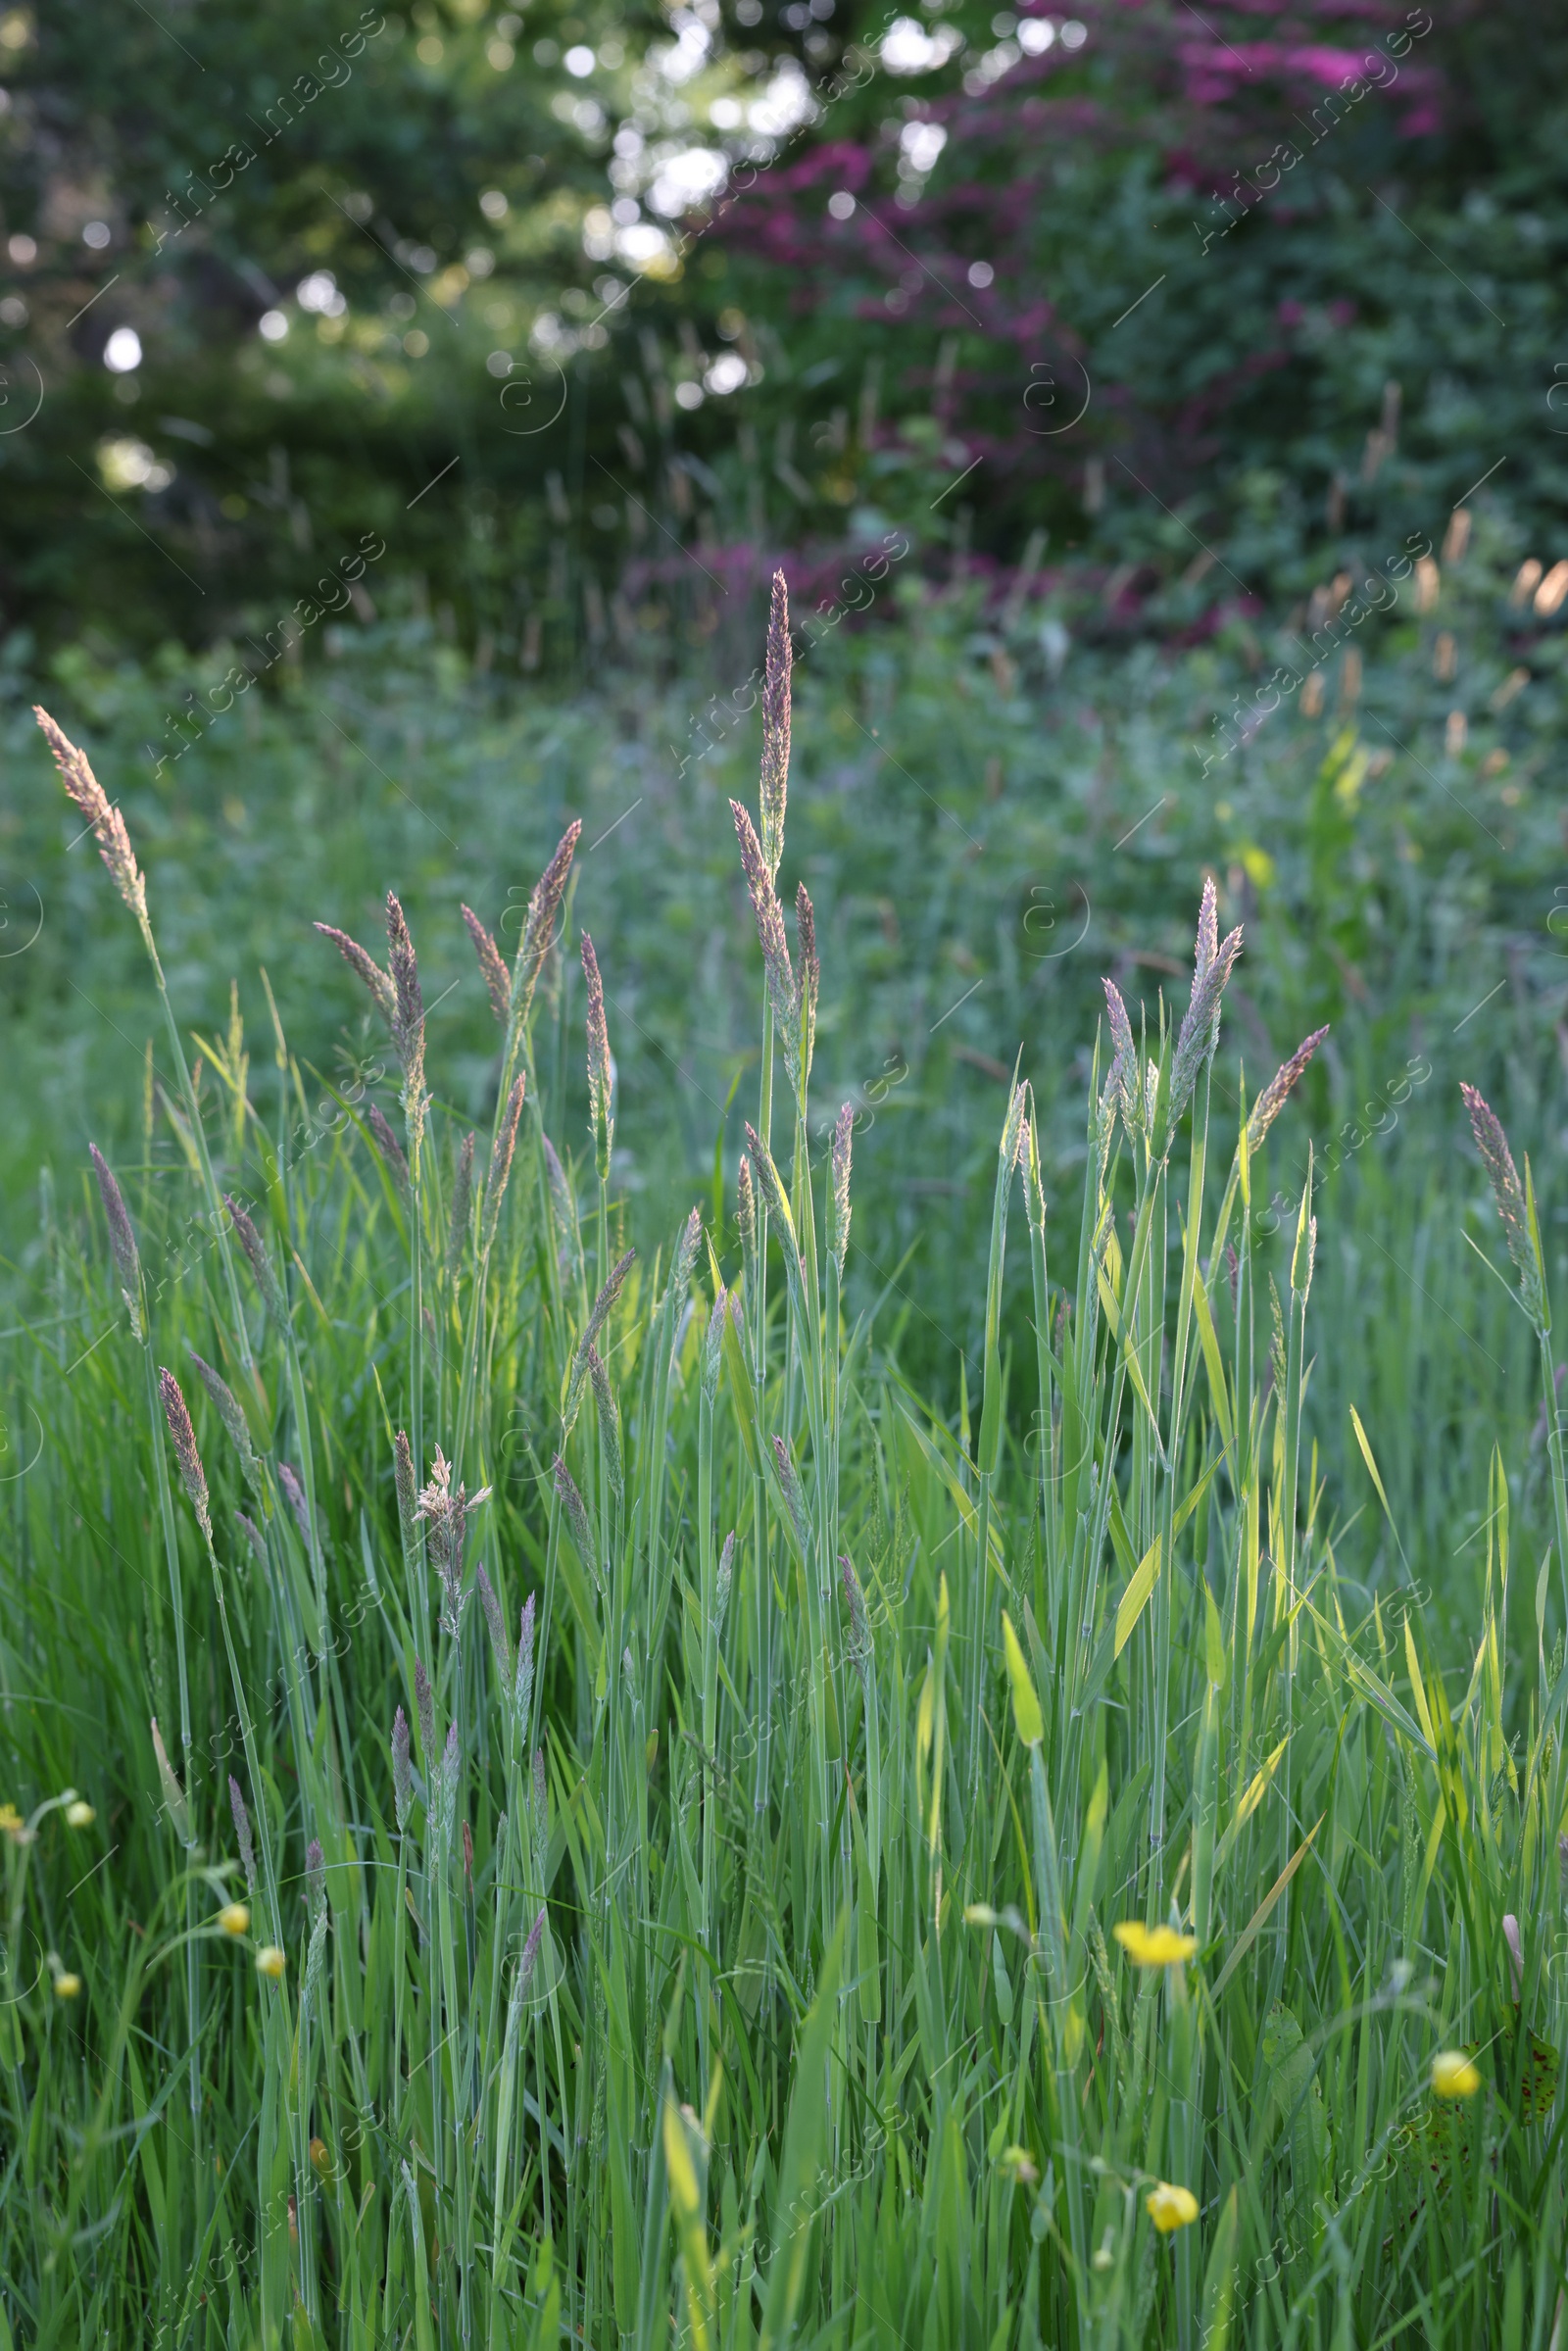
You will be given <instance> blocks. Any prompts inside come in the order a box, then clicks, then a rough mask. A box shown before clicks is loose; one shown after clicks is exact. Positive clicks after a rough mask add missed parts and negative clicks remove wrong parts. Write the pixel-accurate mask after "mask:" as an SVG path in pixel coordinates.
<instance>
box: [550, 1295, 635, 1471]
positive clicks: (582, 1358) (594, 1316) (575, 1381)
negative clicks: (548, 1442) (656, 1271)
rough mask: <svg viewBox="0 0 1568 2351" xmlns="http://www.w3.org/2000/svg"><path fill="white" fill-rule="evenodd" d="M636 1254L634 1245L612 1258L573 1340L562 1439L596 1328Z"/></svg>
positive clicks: (571, 1420)
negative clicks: (590, 1308) (576, 1340)
mask: <svg viewBox="0 0 1568 2351" xmlns="http://www.w3.org/2000/svg"><path fill="white" fill-rule="evenodd" d="M636 1254H637V1251H636V1250H635V1249H628V1250H627V1251H626V1253H625V1255H624V1256H623V1257H619V1258H617V1259H616V1261H615V1263H614V1264H613V1266H612V1267H611V1269H610V1272H609V1275H608V1276H607V1278H606V1281H605V1285H604V1288H603V1289H602V1290H601V1291H600V1293H599V1296H598V1297H597V1298H595V1299H594V1302H593V1310H592V1312H591V1313H590V1314H589V1317H588V1320H587V1321H586V1322H585V1323H584V1325H583V1332H582V1337H581V1338H580V1339H579V1340H578V1342H577V1346H576V1349H575V1352H574V1353H573V1355H572V1358H571V1370H570V1372H569V1373H568V1375H567V1379H566V1396H565V1401H564V1403H563V1405H562V1408H561V1419H562V1439H563V1443H564V1441H565V1439H566V1438H567V1437H569V1436H570V1435H571V1432H572V1428H573V1426H574V1425H575V1422H576V1418H577V1414H578V1411H579V1410H580V1409H581V1405H582V1391H583V1382H584V1381H585V1380H586V1379H587V1377H588V1357H589V1355H590V1354H591V1353H592V1352H593V1349H594V1347H595V1345H596V1343H597V1341H598V1338H599V1334H600V1332H601V1331H602V1330H603V1329H604V1327H605V1324H606V1323H607V1322H608V1321H609V1319H610V1315H611V1310H612V1308H613V1305H614V1303H615V1300H616V1298H619V1296H620V1293H621V1289H622V1287H623V1285H624V1283H625V1280H626V1276H627V1275H628V1274H629V1273H630V1271H631V1268H632V1260H633V1259H634V1257H635V1256H636Z"/></svg>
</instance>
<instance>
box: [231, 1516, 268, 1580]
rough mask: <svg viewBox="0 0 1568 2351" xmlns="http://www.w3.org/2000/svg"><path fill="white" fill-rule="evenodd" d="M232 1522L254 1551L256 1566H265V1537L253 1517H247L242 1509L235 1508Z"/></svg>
mask: <svg viewBox="0 0 1568 2351" xmlns="http://www.w3.org/2000/svg"><path fill="white" fill-rule="evenodd" d="M234 1524H235V1525H236V1526H237V1527H238V1529H239V1531H240V1533H241V1534H242V1535H243V1536H244V1538H245V1540H246V1542H247V1543H249V1544H250V1546H251V1549H252V1551H253V1552H254V1553H255V1556H256V1564H257V1566H258V1567H265V1566H266V1565H267V1538H266V1536H265V1535H264V1534H263V1533H262V1530H261V1528H260V1527H259V1526H258V1525H257V1524H256V1521H255V1519H253V1518H247V1517H246V1515H245V1513H244V1511H243V1510H236V1511H235V1513H234Z"/></svg>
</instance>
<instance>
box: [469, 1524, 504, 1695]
mask: <svg viewBox="0 0 1568 2351" xmlns="http://www.w3.org/2000/svg"><path fill="white" fill-rule="evenodd" d="M473 1580H474V1583H475V1584H476V1585H477V1586H478V1589H479V1605H480V1607H481V1608H482V1609H483V1611H484V1621H485V1627H486V1630H487V1631H488V1633H489V1635H490V1646H491V1648H492V1649H493V1650H494V1652H495V1660H496V1684H497V1687H498V1688H499V1690H501V1692H502V1697H503V1703H505V1702H506V1701H507V1700H509V1699H510V1698H511V1695H512V1649H511V1644H510V1643H509V1641H508V1640H507V1620H506V1618H505V1617H504V1616H503V1614H502V1612H501V1602H500V1600H499V1598H498V1597H497V1595H496V1588H495V1586H494V1585H493V1584H492V1583H491V1581H490V1578H489V1577H488V1575H487V1574H486V1573H485V1565H484V1561H483V1560H482V1559H481V1560H480V1561H479V1563H478V1565H477V1566H476V1567H475V1568H474V1571H473Z"/></svg>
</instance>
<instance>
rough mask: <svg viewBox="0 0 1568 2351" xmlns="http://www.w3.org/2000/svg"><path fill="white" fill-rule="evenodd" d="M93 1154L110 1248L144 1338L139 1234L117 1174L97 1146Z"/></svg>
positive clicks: (133, 1321)
mask: <svg viewBox="0 0 1568 2351" xmlns="http://www.w3.org/2000/svg"><path fill="white" fill-rule="evenodd" d="M87 1149H88V1151H89V1152H90V1153H91V1155H92V1166H93V1173H94V1175H95V1176H96V1177H97V1178H98V1191H99V1196H100V1198H101V1199H102V1200H103V1203H104V1221H105V1223H106V1224H107V1225H108V1227H109V1247H110V1249H111V1250H112V1251H113V1253H114V1259H115V1270H116V1271H117V1272H118V1274H119V1275H120V1286H121V1291H122V1294H123V1298H124V1300H125V1303H126V1305H127V1306H128V1307H129V1308H130V1319H131V1325H132V1329H133V1331H134V1334H135V1336H136V1337H137V1338H138V1339H139V1338H140V1337H141V1258H140V1256H139V1255H138V1253H137V1249H136V1235H135V1232H134V1230H133V1229H132V1226H131V1221H130V1217H129V1214H128V1212H127V1210H126V1207H125V1201H124V1196H123V1193H122V1192H121V1189H120V1186H119V1185H118V1184H117V1183H116V1181H115V1177H114V1171H113V1170H112V1168H111V1167H110V1165H109V1162H108V1160H107V1159H106V1158H105V1157H104V1155H103V1152H102V1151H100V1150H99V1149H98V1146H97V1144H96V1143H89V1144H88V1146H87Z"/></svg>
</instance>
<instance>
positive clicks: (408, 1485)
mask: <svg viewBox="0 0 1568 2351" xmlns="http://www.w3.org/2000/svg"><path fill="white" fill-rule="evenodd" d="M392 1475H393V1480H394V1482H395V1484H396V1486H397V1493H398V1529H399V1532H400V1533H401V1535H402V1537H403V1555H404V1557H405V1558H407V1559H412V1558H413V1556H414V1553H415V1548H416V1546H417V1543H418V1540H419V1530H418V1526H417V1520H418V1515H419V1512H418V1497H417V1494H415V1491H414V1448H413V1447H412V1445H410V1444H409V1440H408V1434H407V1432H406V1431H405V1430H403V1429H399V1431H398V1433H397V1435H396V1436H395V1437H394V1438H393V1440H392Z"/></svg>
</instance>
